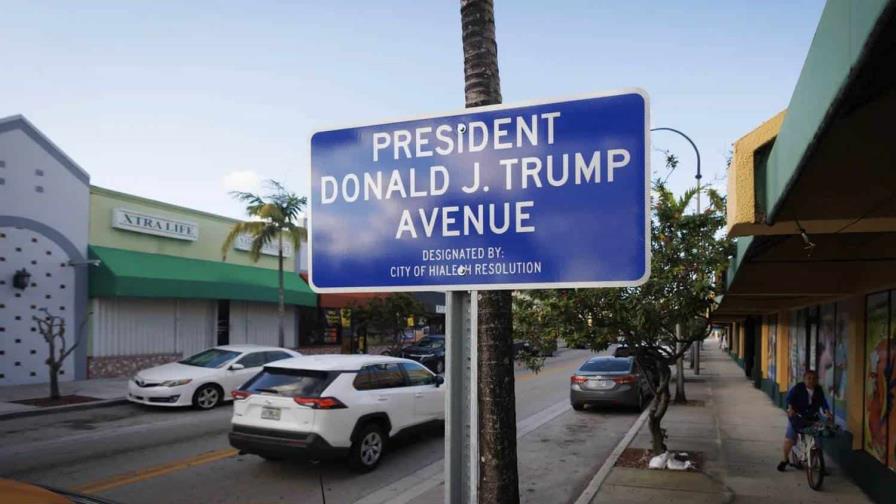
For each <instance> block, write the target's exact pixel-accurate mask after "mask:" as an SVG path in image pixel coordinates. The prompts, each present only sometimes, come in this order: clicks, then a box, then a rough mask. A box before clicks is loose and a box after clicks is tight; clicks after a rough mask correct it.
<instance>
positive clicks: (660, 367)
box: [516, 182, 733, 453]
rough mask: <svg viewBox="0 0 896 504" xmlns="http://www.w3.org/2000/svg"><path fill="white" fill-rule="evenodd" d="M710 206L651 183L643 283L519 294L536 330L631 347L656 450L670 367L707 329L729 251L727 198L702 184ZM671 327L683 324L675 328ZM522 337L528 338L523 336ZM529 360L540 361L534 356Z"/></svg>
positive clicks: (596, 346) (522, 311)
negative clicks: (647, 394)
mask: <svg viewBox="0 0 896 504" xmlns="http://www.w3.org/2000/svg"><path fill="white" fill-rule="evenodd" d="M706 194H707V195H708V196H709V200H710V204H709V205H708V208H707V209H706V210H705V211H703V212H701V213H700V214H697V215H689V214H687V212H686V210H687V206H688V203H689V202H690V200H691V199H692V198H693V197H694V196H695V195H696V191H695V190H690V191H687V192H686V193H685V194H684V195H683V196H682V197H680V198H676V197H675V196H674V195H673V194H672V192H671V191H669V190H668V188H666V186H665V185H664V184H663V183H661V182H657V183H655V185H654V204H653V226H652V237H651V264H652V267H651V276H650V279H649V280H648V281H647V282H646V283H645V284H644V285H642V286H640V287H632V288H621V289H567V290H551V291H530V292H528V293H526V294H524V295H518V296H517V304H516V307H517V313H516V316H517V317H518V318H519V319H522V320H524V321H525V322H523V323H521V324H520V325H521V326H522V327H528V328H529V332H530V333H534V334H541V335H544V334H556V335H557V336H558V337H562V338H564V339H566V340H567V342H568V343H570V344H572V345H584V346H588V347H590V348H591V349H593V350H604V349H607V348H608V347H609V346H610V345H611V344H613V343H621V344H623V345H626V346H628V347H630V349H631V351H632V355H633V357H634V359H635V361H636V362H637V364H638V366H639V367H640V368H641V369H642V370H643V371H644V373H646V375H647V377H648V378H649V379H648V383H649V386H650V388H651V390H652V392H653V399H652V400H651V402H650V406H649V408H650V411H649V427H650V432H651V435H652V448H653V452H654V453H661V452H663V451H665V450H666V446H665V443H664V441H665V431H664V429H663V428H662V426H661V422H662V419H663V416H664V415H665V414H666V410H667V408H668V406H669V402H670V393H669V383H670V379H671V371H670V369H669V368H670V366H671V365H673V364H675V362H676V361H677V360H678V359H679V358H681V356H682V355H684V354H685V352H687V351H688V349H689V348H690V346H691V344H692V343H694V342H697V341H701V340H703V339H704V338H705V337H706V336H707V335H708V334H709V331H710V330H711V326H710V324H709V319H708V317H707V315H706V314H707V313H709V309H710V308H711V307H712V305H713V303H714V300H715V297H716V295H717V294H719V293H720V290H721V287H722V286H721V285H719V283H720V281H721V278H722V275H721V273H722V272H723V271H724V270H725V269H726V268H727V265H728V257H729V256H730V255H731V254H732V253H733V244H732V242H731V241H730V240H728V239H725V238H720V237H719V235H720V233H721V232H722V229H723V228H724V225H725V201H724V198H723V197H721V196H720V195H719V194H718V193H716V192H715V191H713V190H712V189H709V190H706ZM676 326H679V327H680V328H681V331H680V334H677V333H676ZM522 336H524V337H525V336H526V335H525V334H523V335H522ZM530 360H534V361H535V362H534V363H531V365H538V364H539V362H538V357H537V356H531V357H530Z"/></svg>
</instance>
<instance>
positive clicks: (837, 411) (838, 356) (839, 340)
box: [831, 303, 849, 429]
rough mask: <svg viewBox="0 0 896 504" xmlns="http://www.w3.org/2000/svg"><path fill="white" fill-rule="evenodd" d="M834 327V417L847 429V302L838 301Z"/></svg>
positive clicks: (832, 404)
mask: <svg viewBox="0 0 896 504" xmlns="http://www.w3.org/2000/svg"><path fill="white" fill-rule="evenodd" d="M835 319H836V321H835V329H834V390H833V395H834V401H833V402H832V403H831V406H832V407H833V408H834V419H835V420H836V422H837V424H838V425H840V427H842V428H844V429H846V406H847V404H846V385H847V373H846V372H847V370H848V364H849V361H848V360H847V358H846V357H847V355H846V354H847V348H848V345H849V333H848V332H847V331H848V330H849V325H848V321H849V314H848V313H847V311H846V303H837V306H836V317H835Z"/></svg>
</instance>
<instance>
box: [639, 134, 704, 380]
mask: <svg viewBox="0 0 896 504" xmlns="http://www.w3.org/2000/svg"><path fill="white" fill-rule="evenodd" d="M650 131H671V132H672V133H677V134H678V135H680V136H682V137H684V139H685V140H687V141H688V143H689V144H691V147H693V148H694V153H695V154H697V174H696V175H695V176H694V178H695V179H697V213H698V214H699V213H700V179H702V178H703V174H702V173H700V149H698V148H697V144H695V143H694V141H693V140H691V137H689V136H687V135H685V134H684V133H682V132H681V131H679V130H677V129H675V128H666V127H662V128H651V130H650ZM672 169H673V170H675V168H674V167H673V168H672ZM678 332H679V329H678V328H677V327H676V333H678ZM676 337H678V336H677V335H676ZM693 352H694V353H693V357H692V358H691V364H692V365H693V368H694V374H697V375H699V374H700V345H699V344H697V345H695V346H694V349H693Z"/></svg>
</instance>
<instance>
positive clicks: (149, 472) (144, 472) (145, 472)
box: [74, 448, 238, 494]
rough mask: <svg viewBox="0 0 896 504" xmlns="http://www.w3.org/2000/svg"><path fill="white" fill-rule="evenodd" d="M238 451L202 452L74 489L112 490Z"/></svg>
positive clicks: (224, 457)
mask: <svg viewBox="0 0 896 504" xmlns="http://www.w3.org/2000/svg"><path fill="white" fill-rule="evenodd" d="M237 453H238V451H237V450H234V449H233V448H227V449H223V450H215V451H210V452H205V453H200V454H199V455H196V456H193V457H189V458H186V459H183V460H178V461H175V462H169V463H167V464H162V465H157V466H154V467H147V468H145V469H139V470H136V471H129V472H126V473H123V474H119V475H117V476H112V477H111V478H106V479H104V480H100V481H96V482H93V483H88V484H86V485H81V486H79V487H76V488H75V489H74V490H75V491H78V492H82V493H86V494H93V493H99V492H105V491H107V490H111V489H113V488H117V487H120V486H123V485H130V484H133V483H137V482H139V481H144V480H148V479H151V478H156V477H158V476H163V475H165V474H168V473H172V472H175V471H180V470H183V469H187V468H190V467H195V466H198V465H202V464H208V463H210V462H215V461H217V460H223V459H226V458H229V457H232V456H234V455H236V454H237Z"/></svg>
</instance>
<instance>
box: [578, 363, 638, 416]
mask: <svg viewBox="0 0 896 504" xmlns="http://www.w3.org/2000/svg"><path fill="white" fill-rule="evenodd" d="M649 397H650V386H649V385H648V384H647V378H646V377H645V376H644V374H643V373H641V371H640V370H639V369H638V365H637V363H635V361H634V359H632V358H631V357H609V356H600V357H592V358H590V359H588V360H587V361H585V363H584V364H582V365H581V366H580V367H579V369H577V370H576V374H574V375H572V376H571V377H570V379H569V401H570V403H572V407H573V409H575V410H583V409H585V406H586V405H588V404H620V405H625V406H633V407H637V408H638V409H639V410H640V409H643V407H644V405H645V404H646V403H647V399H648V398H649Z"/></svg>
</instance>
